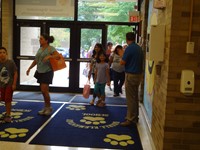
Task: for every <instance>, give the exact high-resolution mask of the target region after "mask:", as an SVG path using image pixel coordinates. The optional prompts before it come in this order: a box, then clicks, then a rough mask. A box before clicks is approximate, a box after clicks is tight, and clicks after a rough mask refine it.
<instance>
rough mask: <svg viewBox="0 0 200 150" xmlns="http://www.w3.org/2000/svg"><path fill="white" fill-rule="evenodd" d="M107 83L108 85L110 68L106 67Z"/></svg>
mask: <svg viewBox="0 0 200 150" xmlns="http://www.w3.org/2000/svg"><path fill="white" fill-rule="evenodd" d="M106 78H107V85H108V86H110V69H109V68H107V69H106Z"/></svg>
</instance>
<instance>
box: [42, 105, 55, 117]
mask: <svg viewBox="0 0 200 150" xmlns="http://www.w3.org/2000/svg"><path fill="white" fill-rule="evenodd" d="M52 112H53V108H52V107H47V108H46V110H45V112H44V115H46V116H49V115H51V114H52Z"/></svg>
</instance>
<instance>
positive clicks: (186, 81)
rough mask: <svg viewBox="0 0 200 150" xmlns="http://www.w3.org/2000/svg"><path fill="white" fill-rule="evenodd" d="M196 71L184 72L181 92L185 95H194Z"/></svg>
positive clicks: (182, 73)
mask: <svg viewBox="0 0 200 150" xmlns="http://www.w3.org/2000/svg"><path fill="white" fill-rule="evenodd" d="M194 80H195V79H194V71H192V70H182V72H181V85H180V91H181V93H183V94H184V95H192V94H193V93H194Z"/></svg>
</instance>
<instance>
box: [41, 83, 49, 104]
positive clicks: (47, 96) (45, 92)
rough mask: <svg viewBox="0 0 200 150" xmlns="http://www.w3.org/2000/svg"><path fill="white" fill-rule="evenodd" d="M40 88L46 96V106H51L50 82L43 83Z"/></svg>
mask: <svg viewBox="0 0 200 150" xmlns="http://www.w3.org/2000/svg"><path fill="white" fill-rule="evenodd" d="M40 89H41V92H42V95H43V97H44V102H45V107H51V103H50V95H49V84H46V83H41V84H40Z"/></svg>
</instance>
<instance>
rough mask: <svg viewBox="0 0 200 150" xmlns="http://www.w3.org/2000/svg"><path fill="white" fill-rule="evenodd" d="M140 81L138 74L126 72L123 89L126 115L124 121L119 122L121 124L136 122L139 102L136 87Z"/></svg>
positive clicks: (126, 124)
mask: <svg viewBox="0 0 200 150" xmlns="http://www.w3.org/2000/svg"><path fill="white" fill-rule="evenodd" d="M139 83H140V76H139V75H132V74H126V79H125V90H126V99H127V115H126V121H125V122H123V123H121V125H122V126H128V125H130V124H132V123H137V122H138V116H139V102H138V87H139Z"/></svg>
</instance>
